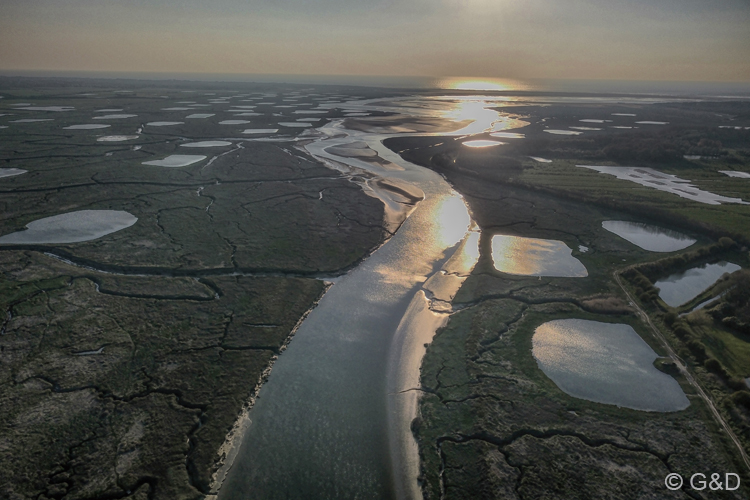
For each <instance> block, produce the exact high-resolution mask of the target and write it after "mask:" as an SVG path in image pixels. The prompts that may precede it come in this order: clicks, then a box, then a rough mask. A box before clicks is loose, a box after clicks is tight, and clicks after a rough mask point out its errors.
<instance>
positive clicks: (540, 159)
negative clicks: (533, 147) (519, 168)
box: [529, 156, 552, 163]
mask: <svg viewBox="0 0 750 500" xmlns="http://www.w3.org/2000/svg"><path fill="white" fill-rule="evenodd" d="M529 158H531V159H532V160H534V161H536V162H539V163H552V160H548V159H547V158H540V157H539V156H529Z"/></svg>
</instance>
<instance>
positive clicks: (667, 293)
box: [654, 261, 742, 307]
mask: <svg viewBox="0 0 750 500" xmlns="http://www.w3.org/2000/svg"><path fill="white" fill-rule="evenodd" d="M740 269H742V268H741V267H740V266H738V265H737V264H732V263H731V262H725V261H721V262H717V263H716V264H705V265H703V266H700V267H694V268H692V269H688V270H687V271H684V272H681V273H675V274H672V275H671V276H668V277H666V278H664V279H663V280H659V281H657V282H656V283H654V287H656V288H658V289H659V297H661V300H663V301H664V302H665V303H667V304H668V305H669V306H672V307H679V306H681V305H682V304H684V303H686V302H689V301H691V300H693V299H694V298H695V297H697V296H698V295H700V294H701V293H703V291H705V290H706V289H707V288H708V287H710V286H711V285H713V284H714V283H716V281H717V280H718V279H719V278H721V277H722V275H724V273H733V272H735V271H738V270H740Z"/></svg>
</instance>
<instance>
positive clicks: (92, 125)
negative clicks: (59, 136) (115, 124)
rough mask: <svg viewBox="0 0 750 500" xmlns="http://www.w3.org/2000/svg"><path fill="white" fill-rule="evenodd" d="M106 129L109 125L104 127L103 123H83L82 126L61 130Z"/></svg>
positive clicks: (72, 126)
mask: <svg viewBox="0 0 750 500" xmlns="http://www.w3.org/2000/svg"><path fill="white" fill-rule="evenodd" d="M107 127H111V125H105V124H103V123H84V124H83V125H70V126H68V127H63V130H93V129H97V128H107Z"/></svg>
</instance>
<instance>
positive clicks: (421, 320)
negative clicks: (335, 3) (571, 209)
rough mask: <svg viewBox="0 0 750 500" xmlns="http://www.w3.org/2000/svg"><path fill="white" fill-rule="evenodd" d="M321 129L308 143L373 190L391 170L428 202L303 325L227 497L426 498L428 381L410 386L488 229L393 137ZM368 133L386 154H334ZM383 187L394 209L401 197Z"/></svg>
mask: <svg viewBox="0 0 750 500" xmlns="http://www.w3.org/2000/svg"><path fill="white" fill-rule="evenodd" d="M489 125H490V124H487V126H489ZM319 131H320V135H319V137H318V139H317V140H316V141H315V142H313V143H312V144H308V145H307V146H306V148H307V150H308V151H309V152H310V153H311V154H313V155H314V156H316V157H317V158H319V159H321V160H323V161H326V162H328V163H329V165H331V166H333V167H334V168H338V169H340V170H342V171H344V172H345V173H347V175H350V176H352V178H355V177H356V178H357V179H359V180H356V179H355V180H356V181H357V182H360V183H362V185H363V186H364V187H365V189H366V190H367V189H368V186H369V187H370V188H372V191H371V192H372V193H373V194H376V195H377V194H378V189H377V181H378V180H379V179H383V178H385V179H386V180H389V181H392V182H393V183H399V184H400V185H404V183H407V184H409V185H411V186H412V187H414V188H417V189H416V191H419V190H421V191H422V192H423V193H424V200H423V201H421V202H419V203H418V205H417V206H416V209H414V211H413V212H412V213H411V215H410V216H409V218H408V219H407V220H406V221H405V222H404V223H403V225H402V226H401V227H400V229H399V230H398V231H397V233H396V234H395V235H394V236H393V237H392V238H391V239H389V240H388V241H387V242H386V243H385V244H384V245H383V246H382V247H381V248H379V249H378V250H377V251H376V252H375V253H374V254H373V255H371V256H370V257H369V258H368V259H367V260H365V261H364V262H363V263H362V264H360V265H359V266H358V267H357V268H356V269H354V270H352V271H351V272H349V273H348V274H346V275H345V276H343V277H341V278H338V279H336V280H335V284H334V285H333V286H332V287H331V288H330V290H329V291H328V292H327V293H326V294H325V296H324V297H323V299H322V300H321V301H320V303H319V304H318V306H317V307H316V308H315V309H313V310H312V312H311V313H310V314H309V316H308V317H307V318H306V319H305V320H304V322H303V323H302V324H301V326H300V328H299V329H298V331H297V332H296V335H295V337H294V340H293V341H292V342H291V343H290V345H289V348H288V349H287V350H286V351H285V352H284V353H283V354H282V355H281V356H280V357H279V359H278V361H277V362H276V363H275V364H274V367H273V369H272V371H271V375H270V377H269V379H268V381H267V382H266V383H265V384H264V385H263V386H262V388H261V390H260V393H259V398H258V399H257V401H256V403H255V406H254V407H253V409H252V410H251V411H250V413H249V420H248V423H247V427H246V429H244V430H243V431H242V432H241V435H242V438H241V439H242V443H241V446H240V448H239V451H238V452H237V456H236V458H235V459H234V460H233V465H232V466H231V469H230V470H229V472H228V474H227V476H226V480H225V481H224V483H223V485H222V486H221V489H220V493H219V498H221V499H231V498H312V497H315V498H346V499H354V498H361V499H364V498H373V499H374V498H377V499H383V498H417V497H419V496H421V494H420V492H419V487H418V484H417V480H416V478H417V474H418V467H419V459H418V455H417V449H416V443H415V442H414V441H413V437H412V436H411V433H410V431H409V425H410V423H411V419H412V418H413V417H414V416H415V411H416V404H417V396H418V391H416V390H410V389H414V388H416V387H418V386H419V367H420V363H421V359H422V356H423V354H424V350H425V348H424V344H425V343H428V342H430V340H431V339H432V336H433V334H434V332H435V329H436V328H437V327H439V326H441V325H442V324H443V323H444V322H445V321H446V320H447V317H448V314H447V310H446V308H445V307H446V304H449V302H450V299H451V298H452V295H453V294H454V293H455V291H457V290H458V288H459V287H460V284H461V282H462V281H463V279H464V277H463V276H465V275H466V274H468V273H469V272H470V271H471V268H472V267H473V265H474V263H475V262H476V258H477V257H478V250H477V241H478V237H477V234H476V233H475V232H472V230H471V229H472V222H471V219H470V216H469V214H468V210H467V208H466V205H465V204H464V202H463V200H462V198H461V197H460V196H459V195H458V194H457V193H456V192H455V191H453V190H452V189H451V187H450V185H449V184H448V183H447V182H445V181H444V180H443V179H442V177H440V176H439V175H438V174H436V173H434V172H432V171H431V170H428V169H425V168H422V167H419V166H416V165H413V164H411V163H408V162H406V161H404V160H403V159H401V157H400V156H398V155H396V154H394V153H392V152H391V151H389V150H388V149H387V148H385V147H384V146H383V145H382V142H381V141H382V139H383V138H384V137H385V136H384V135H381V134H376V133H369V132H361V131H354V130H348V129H345V128H343V125H342V123H341V122H334V123H332V124H330V125H327V126H326V127H323V128H321V129H319ZM362 142H365V143H366V144H367V146H369V148H371V149H372V150H375V151H377V153H378V155H379V157H380V158H381V159H382V160H384V162H382V163H381V164H380V165H379V164H377V163H373V162H366V161H362V160H360V159H357V158H352V157H345V156H338V155H336V154H334V153H331V152H330V151H331V149H333V150H334V151H336V149H335V148H336V147H343V148H344V149H346V146H347V145H348V144H350V143H358V144H357V145H358V146H361V143H362ZM350 149H351V148H350ZM360 149H361V147H360ZM383 165H387V166H386V167H383ZM362 178H364V179H365V180H364V181H362ZM383 197H384V198H385V199H384V202H385V204H386V210H387V211H388V210H389V209H392V208H394V207H393V206H394V204H398V203H397V202H394V201H393V200H390V201H389V200H388V199H387V198H388V196H387V195H383ZM389 205H391V207H389ZM428 281H429V282H428Z"/></svg>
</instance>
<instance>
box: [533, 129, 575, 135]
mask: <svg viewBox="0 0 750 500" xmlns="http://www.w3.org/2000/svg"><path fill="white" fill-rule="evenodd" d="M542 132H547V133H548V134H555V135H581V134H582V133H583V132H576V131H574V130H557V129H547V130H542Z"/></svg>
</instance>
